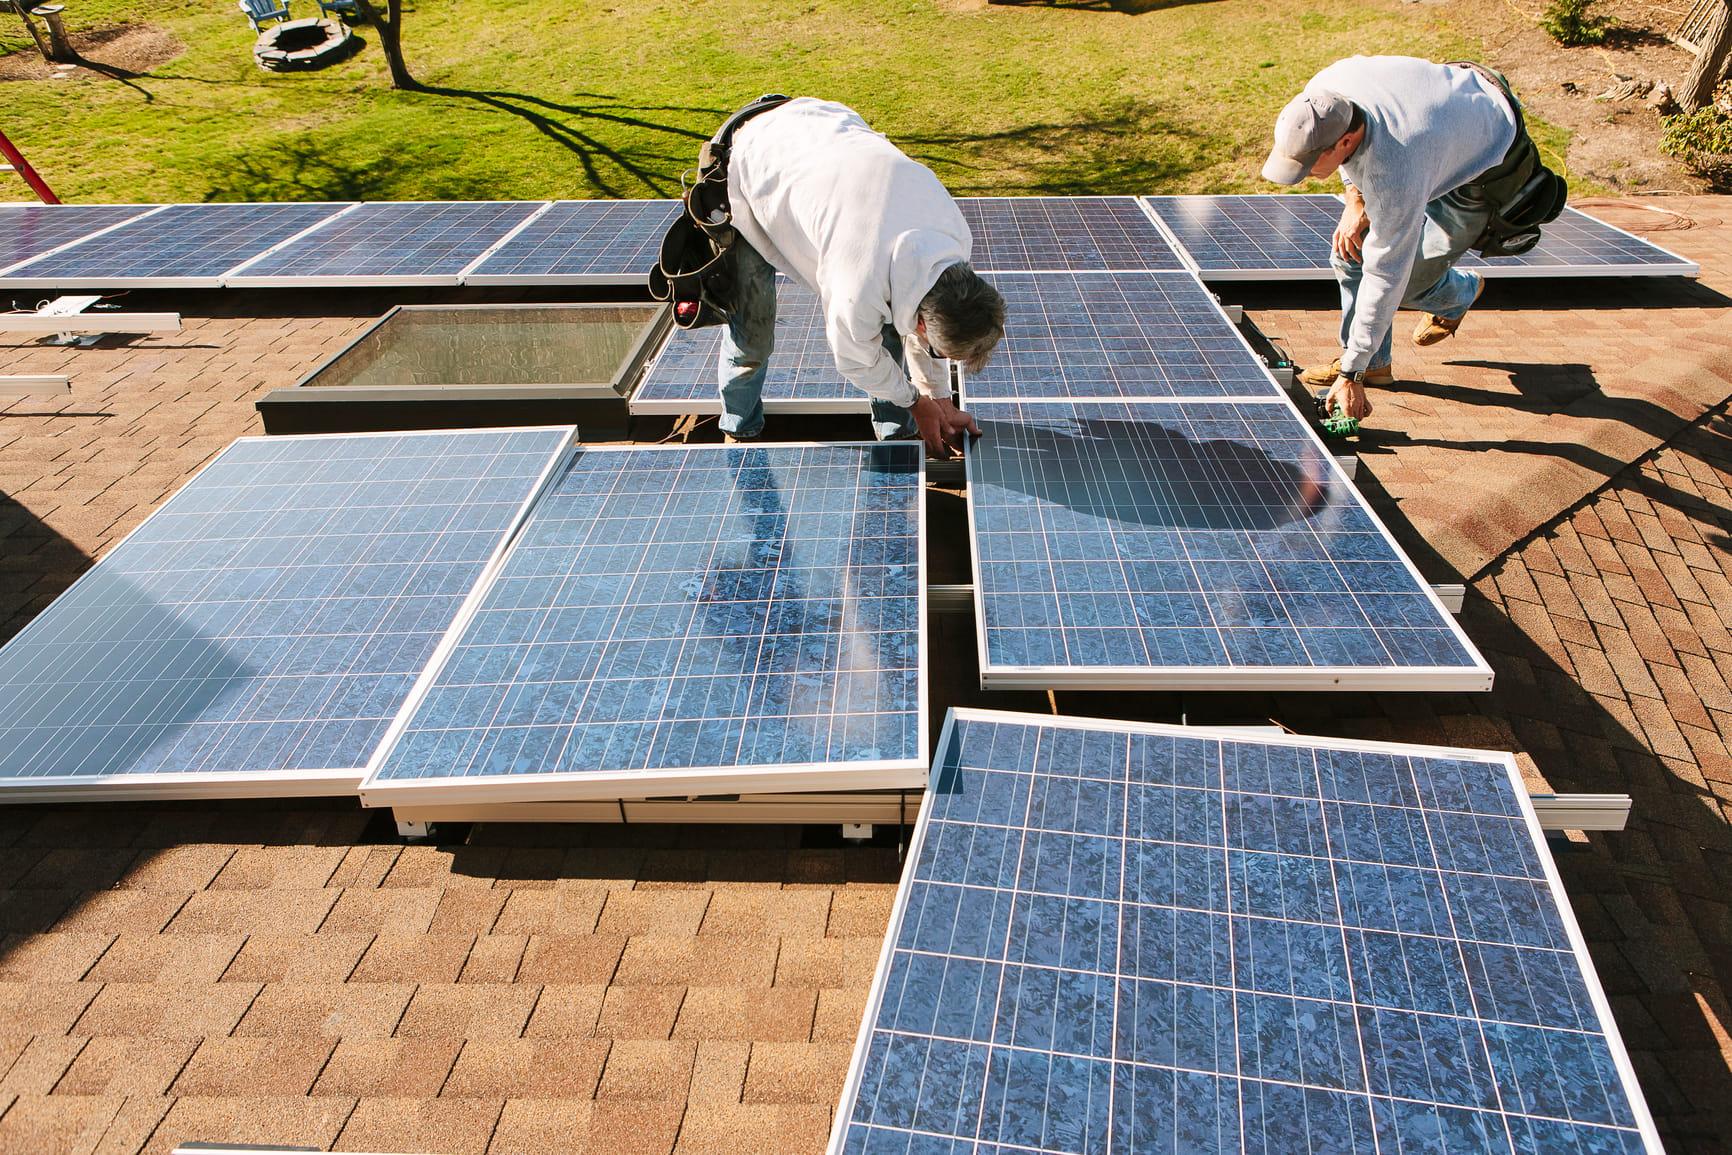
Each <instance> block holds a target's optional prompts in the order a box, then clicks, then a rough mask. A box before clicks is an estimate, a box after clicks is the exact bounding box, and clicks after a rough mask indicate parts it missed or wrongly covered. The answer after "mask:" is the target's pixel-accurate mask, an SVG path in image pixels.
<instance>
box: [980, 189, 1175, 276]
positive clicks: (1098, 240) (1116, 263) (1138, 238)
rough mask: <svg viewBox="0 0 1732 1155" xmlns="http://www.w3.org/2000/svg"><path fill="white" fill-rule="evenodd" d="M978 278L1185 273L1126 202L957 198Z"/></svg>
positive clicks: (1142, 211)
mask: <svg viewBox="0 0 1732 1155" xmlns="http://www.w3.org/2000/svg"><path fill="white" fill-rule="evenodd" d="M956 203H957V206H958V208H960V209H961V210H962V215H963V219H964V220H965V221H966V222H967V223H968V226H969V230H970V232H971V233H972V234H973V238H974V247H973V252H972V255H971V257H970V260H969V263H970V264H971V265H972V266H973V267H974V268H975V270H976V271H978V272H981V273H983V274H984V273H1009V272H1056V271H1067V270H1068V271H1084V270H1088V271H1100V272H1146V271H1150V270H1168V271H1171V270H1178V269H1183V268H1184V267H1185V264H1184V261H1183V259H1182V258H1181V257H1180V255H1179V253H1178V251H1177V250H1175V249H1173V248H1172V247H1171V246H1170V245H1169V244H1168V243H1167V239H1166V237H1165V235H1164V234H1163V233H1162V232H1161V230H1160V229H1159V228H1158V227H1156V226H1155V224H1154V222H1153V221H1152V220H1151V219H1150V217H1149V213H1148V211H1147V209H1146V208H1144V207H1143V206H1142V204H1141V203H1139V202H1138V200H1137V198H1135V197H1129V196H1076V197H1058V196H1035V197H959V198H957V201H956Z"/></svg>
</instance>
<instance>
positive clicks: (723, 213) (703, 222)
mask: <svg viewBox="0 0 1732 1155" xmlns="http://www.w3.org/2000/svg"><path fill="white" fill-rule="evenodd" d="M788 100H789V98H788V97H786V96H781V95H779V94H772V95H766V96H760V97H758V99H756V100H754V101H752V103H750V104H748V105H746V106H745V107H744V108H742V109H740V110H739V111H738V112H736V113H734V114H733V115H732V116H730V117H728V119H727V120H725V121H723V122H722V127H721V128H719V129H717V130H716V135H715V136H713V137H711V138H710V139H709V140H708V141H706V142H704V146H703V148H702V149H701V150H699V152H698V167H697V169H696V170H695V172H694V171H693V170H691V169H687V170H686V171H685V172H684V173H682V174H681V175H680V201H681V208H680V214H679V216H678V217H677V218H676V219H675V220H674V223H673V225H672V226H671V227H669V229H668V231H667V235H666V236H664V237H663V238H662V247H661V253H660V255H659V256H658V257H657V258H656V263H655V267H654V268H652V269H650V273H649V289H650V296H652V297H654V298H655V299H656V300H658V301H672V302H673V305H674V324H676V325H678V326H679V327H680V328H682V329H701V328H703V327H705V326H706V325H720V324H722V323H724V322H725V321H727V319H728V316H729V314H730V313H732V312H733V307H734V296H735V285H736V279H735V275H734V266H735V264H736V261H735V254H734V246H735V245H737V244H738V243H739V240H740V234H739V232H738V230H736V229H735V228H734V212H733V206H732V205H730V204H729V203H728V155H729V153H730V152H731V150H732V148H733V141H734V133H735V132H737V131H739V128H740V126H741V125H743V124H745V123H746V122H747V121H748V120H750V119H752V118H753V117H754V116H761V115H762V114H764V113H766V112H769V111H770V110H771V109H772V108H780V107H781V106H782V105H784V104H786V103H788Z"/></svg>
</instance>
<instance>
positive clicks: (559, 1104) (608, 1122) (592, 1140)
mask: <svg viewBox="0 0 1732 1155" xmlns="http://www.w3.org/2000/svg"><path fill="white" fill-rule="evenodd" d="M684 1113H685V1108H684V1105H683V1104H680V1103H664V1102H647V1103H639V1102H632V1101H630V1100H625V1099H599V1100H595V1101H593V1102H572V1101H570V1100H564V1099H559V1100H547V1099H511V1100H508V1101H507V1102H506V1104H505V1110H504V1112H503V1113H502V1114H501V1115H500V1117H499V1123H498V1126H497V1127H496V1128H495V1129H494V1132H493V1142H492V1145H491V1146H489V1147H488V1148H487V1151H488V1155H540V1153H541V1152H547V1151H561V1152H567V1151H569V1152H572V1153H574V1155H615V1153H616V1152H625V1151H629V1152H632V1153H633V1155H667V1153H668V1152H670V1151H671V1150H673V1144H674V1136H675V1135H676V1134H678V1132H679V1128H680V1120H681V1118H682V1116H683V1115H684Z"/></svg>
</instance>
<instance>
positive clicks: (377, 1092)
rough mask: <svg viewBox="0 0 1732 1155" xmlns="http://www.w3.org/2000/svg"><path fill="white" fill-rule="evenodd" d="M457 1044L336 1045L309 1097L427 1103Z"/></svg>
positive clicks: (391, 1042)
mask: <svg viewBox="0 0 1732 1155" xmlns="http://www.w3.org/2000/svg"><path fill="white" fill-rule="evenodd" d="M462 1048H463V1041H462V1040H461V1039H361V1038H345V1039H342V1040H339V1041H338V1043H337V1046H336V1049H335V1050H334V1051H332V1052H331V1058H330V1061H329V1062H327V1063H326V1064H325V1069H324V1071H322V1072H321V1073H320V1074H319V1081H318V1082H317V1083H315V1084H314V1085H313V1094H315V1095H338V1096H342V1095H347V1096H350V1097H352V1098H385V1099H391V1098H410V1099H430V1098H432V1097H433V1096H435V1095H437V1094H438V1093H439V1088H441V1087H443V1086H444V1085H445V1079H446V1076H448V1075H449V1074H450V1073H451V1068H452V1066H453V1065H454V1064H455V1063H456V1062H457V1052H458V1051H460V1050H462Z"/></svg>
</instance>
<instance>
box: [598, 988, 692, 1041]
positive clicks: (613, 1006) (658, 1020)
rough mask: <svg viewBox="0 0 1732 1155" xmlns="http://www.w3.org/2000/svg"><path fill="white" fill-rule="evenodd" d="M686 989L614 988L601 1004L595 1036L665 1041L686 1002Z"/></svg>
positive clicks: (671, 1032)
mask: <svg viewBox="0 0 1732 1155" xmlns="http://www.w3.org/2000/svg"><path fill="white" fill-rule="evenodd" d="M685 997H686V988H684V987H627V986H611V987H609V988H608V989H607V995H606V997H605V998H604V999H603V1000H602V1006H601V1015H600V1017H599V1018H598V1020H597V1022H596V1028H595V1029H596V1033H597V1034H599V1035H605V1036H606V1037H608V1038H610V1039H665V1038H668V1037H670V1036H671V1035H672V1034H673V1029H674V1020H675V1019H676V1018H678V1017H679V1013H680V1004H681V1003H683V1002H684V1001H685Z"/></svg>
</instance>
